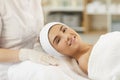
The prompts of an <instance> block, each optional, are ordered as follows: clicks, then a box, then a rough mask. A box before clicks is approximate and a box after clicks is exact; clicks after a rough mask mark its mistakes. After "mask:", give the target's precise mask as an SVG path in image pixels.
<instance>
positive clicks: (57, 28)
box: [49, 24, 81, 57]
mask: <svg viewBox="0 0 120 80" xmlns="http://www.w3.org/2000/svg"><path fill="white" fill-rule="evenodd" d="M49 41H50V43H51V45H52V46H53V47H54V48H55V49H56V50H57V51H58V52H60V53H61V54H64V55H67V56H71V57H73V55H74V54H75V53H77V52H78V50H79V49H80V44H81V39H80V36H79V35H78V34H77V33H76V32H75V31H74V30H73V29H71V28H69V27H67V26H64V25H61V24H57V25H54V26H53V27H52V28H51V29H50V31H49Z"/></svg>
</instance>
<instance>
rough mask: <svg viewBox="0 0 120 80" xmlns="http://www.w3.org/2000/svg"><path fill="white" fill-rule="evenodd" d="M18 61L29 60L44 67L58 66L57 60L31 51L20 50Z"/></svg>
mask: <svg viewBox="0 0 120 80" xmlns="http://www.w3.org/2000/svg"><path fill="white" fill-rule="evenodd" d="M19 59H20V61H25V60H30V61H33V62H36V63H42V64H44V65H55V66H57V65H58V60H57V59H55V58H54V57H52V56H50V55H48V54H46V53H45V52H39V51H36V50H32V49H21V50H20V52H19Z"/></svg>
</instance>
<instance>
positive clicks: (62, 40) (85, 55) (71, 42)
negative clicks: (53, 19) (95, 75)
mask: <svg viewBox="0 0 120 80" xmlns="http://www.w3.org/2000/svg"><path fill="white" fill-rule="evenodd" d="M49 41H50V43H51V45H52V46H53V47H54V48H55V49H56V50H57V51H58V52H60V53H61V54H63V55H67V56H70V57H73V58H75V59H76V60H77V61H78V63H79V66H80V67H81V69H82V70H83V72H85V73H86V74H87V73H88V71H87V70H88V60H89V55H90V53H91V50H92V47H93V45H90V44H88V43H85V42H84V41H82V39H81V37H80V36H79V34H77V33H76V32H75V31H74V30H73V29H71V28H69V27H68V26H66V25H62V24H57V25H54V26H53V27H52V28H51V29H50V31H49Z"/></svg>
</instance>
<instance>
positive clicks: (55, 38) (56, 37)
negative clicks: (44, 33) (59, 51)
mask: <svg viewBox="0 0 120 80" xmlns="http://www.w3.org/2000/svg"><path fill="white" fill-rule="evenodd" d="M56 39H57V36H56V37H55V38H54V40H53V44H54V42H55V40H56Z"/></svg>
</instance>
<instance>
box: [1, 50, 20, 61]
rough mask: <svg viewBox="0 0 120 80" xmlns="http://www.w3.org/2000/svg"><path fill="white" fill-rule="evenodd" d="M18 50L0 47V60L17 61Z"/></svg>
mask: <svg viewBox="0 0 120 80" xmlns="http://www.w3.org/2000/svg"><path fill="white" fill-rule="evenodd" d="M18 53H19V50H10V49H0V62H19V61H20V60H19V57H18V55H19V54H18Z"/></svg>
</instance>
